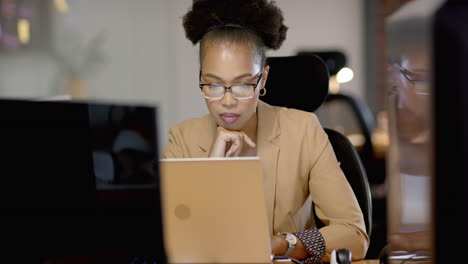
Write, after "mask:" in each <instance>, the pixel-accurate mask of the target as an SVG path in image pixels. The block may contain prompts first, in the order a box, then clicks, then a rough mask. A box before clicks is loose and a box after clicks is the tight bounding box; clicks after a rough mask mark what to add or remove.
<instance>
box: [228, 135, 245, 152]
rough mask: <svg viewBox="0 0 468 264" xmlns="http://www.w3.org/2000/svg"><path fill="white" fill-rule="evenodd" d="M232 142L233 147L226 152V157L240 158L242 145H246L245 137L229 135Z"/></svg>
mask: <svg viewBox="0 0 468 264" xmlns="http://www.w3.org/2000/svg"><path fill="white" fill-rule="evenodd" d="M229 138H230V140H231V143H232V144H231V147H230V148H229V149H228V151H227V152H226V157H237V156H239V154H240V152H241V150H242V145H243V144H244V136H243V135H242V134H241V133H231V134H230V135H229Z"/></svg>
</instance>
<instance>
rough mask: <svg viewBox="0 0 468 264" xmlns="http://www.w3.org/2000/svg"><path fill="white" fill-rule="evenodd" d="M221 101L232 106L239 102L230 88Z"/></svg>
mask: <svg viewBox="0 0 468 264" xmlns="http://www.w3.org/2000/svg"><path fill="white" fill-rule="evenodd" d="M221 103H222V104H223V105H224V106H226V107H232V106H234V105H236V104H237V99H236V98H234V96H232V93H231V91H230V90H226V92H225V93H224V97H223V98H222V99H221Z"/></svg>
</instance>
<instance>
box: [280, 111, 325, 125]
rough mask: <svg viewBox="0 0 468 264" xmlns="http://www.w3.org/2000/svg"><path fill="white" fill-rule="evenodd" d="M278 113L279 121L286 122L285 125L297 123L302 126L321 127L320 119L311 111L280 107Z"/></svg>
mask: <svg viewBox="0 0 468 264" xmlns="http://www.w3.org/2000/svg"><path fill="white" fill-rule="evenodd" d="M279 115H280V118H281V121H282V122H281V123H283V125H284V123H286V125H289V124H291V125H293V126H294V125H295V124H296V126H297V124H300V125H303V126H312V128H318V127H321V124H320V121H319V119H318V118H317V115H315V114H314V113H312V112H306V111H303V110H298V109H293V108H284V107H283V108H281V109H279Z"/></svg>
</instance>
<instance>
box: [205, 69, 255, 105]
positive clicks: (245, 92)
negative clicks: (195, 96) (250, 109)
mask: <svg viewBox="0 0 468 264" xmlns="http://www.w3.org/2000/svg"><path fill="white" fill-rule="evenodd" d="M258 74H260V75H259V76H258V79H257V81H256V82H255V83H254V84H249V83H237V84H233V85H231V86H225V85H222V84H218V83H200V89H201V94H202V96H203V97H205V98H206V99H211V100H221V99H223V97H224V95H225V94H226V91H227V90H230V91H231V95H232V97H234V98H235V99H237V100H245V99H251V98H253V97H254V96H255V88H257V86H258V84H259V83H260V80H261V79H262V76H263V73H261V72H260V73H257V74H256V75H258ZM200 76H201V72H200Z"/></svg>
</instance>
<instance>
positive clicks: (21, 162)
mask: <svg viewBox="0 0 468 264" xmlns="http://www.w3.org/2000/svg"><path fill="white" fill-rule="evenodd" d="M0 112H1V113H2V114H1V115H0V123H1V126H2V129H0V145H1V146H2V147H1V148H0V158H1V160H2V166H1V167H0V170H2V172H1V173H0V174H1V175H2V184H1V185H0V186H1V188H2V190H1V191H0V214H1V216H2V223H4V225H2V227H1V228H0V229H1V233H2V236H1V239H0V240H2V241H4V242H6V243H2V244H3V245H6V246H4V250H2V251H3V252H4V254H3V256H2V258H6V259H17V260H18V257H20V260H21V261H27V262H28V263H43V261H44V260H46V259H47V260H50V259H55V260H59V259H63V258H68V257H73V256H76V257H83V256H87V257H95V256H102V254H104V256H107V259H106V258H104V259H102V258H101V263H103V262H102V261H106V262H105V263H130V261H131V259H130V258H131V257H132V256H135V257H137V256H139V257H148V258H150V259H152V260H155V261H157V263H165V252H164V248H163V238H162V227H161V212H160V200H159V168H158V166H156V167H154V160H157V157H158V153H157V149H158V148H157V146H156V142H157V140H156V139H157V135H156V132H157V119H156V116H157V108H156V107H154V106H149V105H136V104H116V103H114V104H111V103H104V102H76V101H40V102H38V101H28V100H0ZM138 135H141V136H140V138H138ZM142 142H145V144H142ZM96 153H100V154H101V156H100V157H101V158H99V155H97V156H98V157H97V156H96ZM103 155H104V156H105V155H107V158H108V159H105V158H104V159H103V158H102V157H103ZM109 164H110V166H109ZM103 168H104V169H103ZM106 168H107V169H106ZM97 174H99V176H100V178H98V177H97ZM22 252H23V253H22ZM24 252H28V254H24ZM117 253H118V254H117ZM26 258H27V259H26ZM91 259H92V258H88V260H89V263H90V262H91ZM68 260H69V263H74V262H72V260H71V259H69V258H68ZM110 260H112V261H110ZM21 261H20V262H21ZM51 263H55V262H51ZM87 263H88V262H87ZM148 263H154V262H148Z"/></svg>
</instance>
